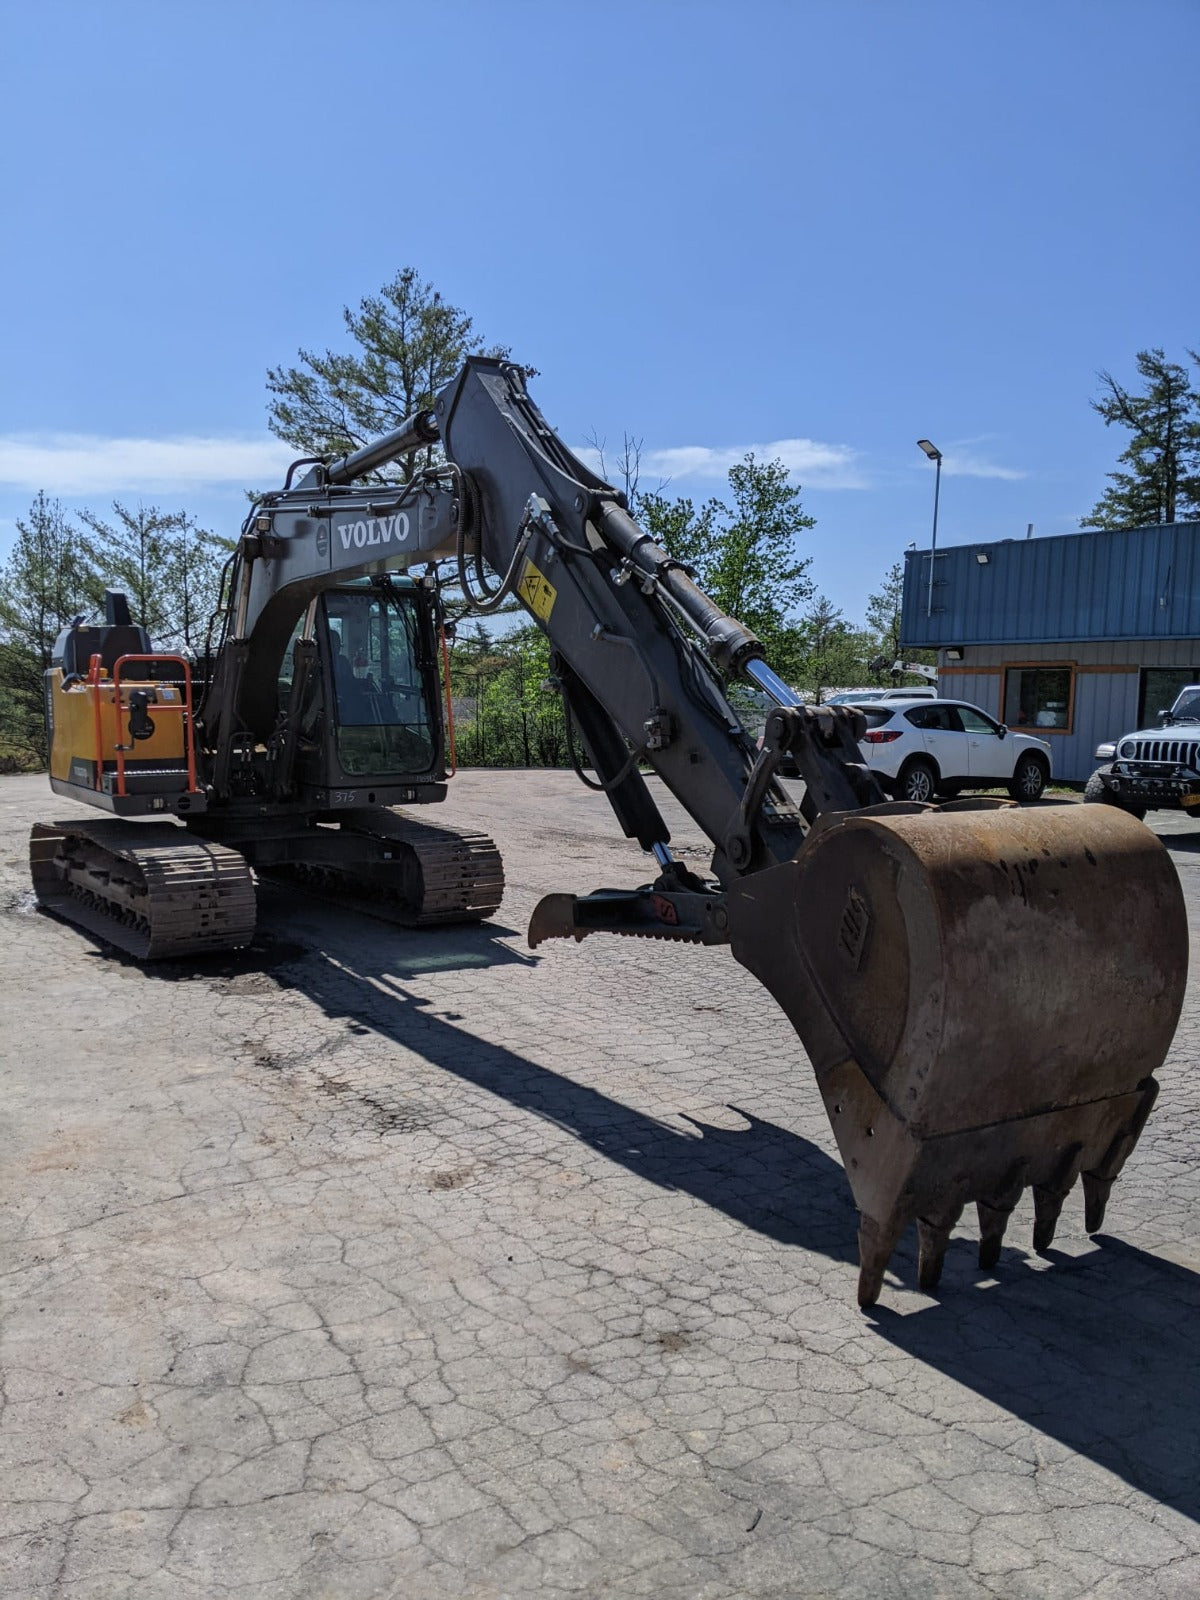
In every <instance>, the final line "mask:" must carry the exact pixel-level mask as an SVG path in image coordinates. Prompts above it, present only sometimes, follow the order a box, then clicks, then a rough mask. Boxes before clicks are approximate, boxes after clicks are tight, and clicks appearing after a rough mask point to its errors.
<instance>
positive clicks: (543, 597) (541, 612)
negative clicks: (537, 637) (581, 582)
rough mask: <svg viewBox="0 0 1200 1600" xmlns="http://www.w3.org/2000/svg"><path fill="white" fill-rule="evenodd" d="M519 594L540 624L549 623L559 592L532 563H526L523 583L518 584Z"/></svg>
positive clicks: (522, 574)
mask: <svg viewBox="0 0 1200 1600" xmlns="http://www.w3.org/2000/svg"><path fill="white" fill-rule="evenodd" d="M517 594H518V595H519V596H520V598H521V601H522V602H523V604H525V605H526V606H528V607H529V609H530V611H532V612H533V614H534V616H535V617H537V619H538V621H539V622H549V620H550V613H551V612H552V611H553V610H554V602H555V601H556V600H557V599H558V590H557V589H556V588H555V587H554V585H553V584H552V583H551V582H550V580H549V578H547V577H546V574H545V573H544V572H539V571H538V569H537V568H536V567H535V566H534V564H533V562H532V561H526V563H525V567H524V570H523V571H522V573H521V581H520V583H518V584H517Z"/></svg>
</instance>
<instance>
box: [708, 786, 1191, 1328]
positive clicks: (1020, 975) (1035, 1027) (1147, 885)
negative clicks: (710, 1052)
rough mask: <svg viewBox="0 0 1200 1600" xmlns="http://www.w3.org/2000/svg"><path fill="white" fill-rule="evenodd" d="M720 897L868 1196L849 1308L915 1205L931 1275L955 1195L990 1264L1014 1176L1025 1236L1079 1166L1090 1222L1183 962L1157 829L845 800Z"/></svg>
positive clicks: (1073, 815) (1041, 1222) (975, 807)
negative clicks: (850, 806)
mask: <svg viewBox="0 0 1200 1600" xmlns="http://www.w3.org/2000/svg"><path fill="white" fill-rule="evenodd" d="M881 813H889V814H881ZM897 813H900V814H897ZM728 910H729V923H730V936H731V942H732V948H733V954H734V956H735V957H736V959H737V960H738V961H739V962H741V964H742V965H743V966H745V967H747V968H748V969H749V970H750V971H751V972H753V973H754V974H755V976H756V977H758V978H759V979H760V980H761V981H762V983H764V984H765V985H766V987H767V988H768V989H769V990H770V991H771V993H772V994H773V995H774V996H775V998H776V999H777V1000H778V1001H779V1003H780V1005H781V1006H782V1007H783V1008H784V1010H785V1011H786V1012H787V1014H788V1016H789V1017H790V1019H791V1021H792V1023H793V1024H794V1026H795V1028H796V1030H797V1032H798V1033H799V1035H800V1038H801V1041H802V1043H803V1045H804V1048H805V1050H806V1051H807V1053H808V1055H809V1057H810V1058H811V1060H812V1064H813V1067H814V1068H815V1070H816V1075H817V1080H818V1082H819V1085H820V1089H821V1094H822V1096H823V1097H824V1101H825V1107H826V1110H827V1111H828V1113H829V1117H830V1121H831V1123H832V1125H833V1130H834V1133H835V1135H836V1137H837V1142H838V1147H839V1149H840V1150H841V1154H842V1159H843V1161H844V1163H845V1167H846V1173H847V1176H848V1177H849V1180H850V1186H851V1189H852V1190H853V1193H854V1199H855V1203H856V1204H857V1206H858V1209H859V1213H860V1226H859V1258H860V1276H859V1303H860V1304H861V1305H864V1306H866V1305H871V1304H873V1303H874V1301H875V1300H876V1299H877V1297H878V1295H879V1291H880V1288H881V1286H882V1283H883V1275H884V1271H885V1269H886V1267H887V1263H888V1260H889V1258H890V1256H891V1254H892V1251H893V1250H894V1248H895V1246H896V1244H897V1242H898V1240H899V1238H900V1236H901V1234H902V1233H903V1232H904V1230H905V1228H906V1227H907V1226H908V1224H909V1223H910V1222H912V1221H914V1220H915V1221H916V1222H917V1225H918V1232H919V1268H918V1272H919V1279H920V1283H921V1286H922V1287H923V1288H926V1289H932V1288H934V1287H935V1286H936V1284H937V1281H938V1278H939V1276H940V1273H941V1268H942V1260H943V1257H944V1255H945V1251H946V1245H947V1241H948V1239H949V1235H950V1231H951V1229H952V1228H953V1226H954V1224H955V1223H956V1221H957V1220H958V1217H959V1215H960V1214H961V1212H962V1210H963V1207H964V1206H965V1205H966V1204H967V1202H968V1201H972V1200H973V1201H975V1202H976V1203H977V1205H978V1209H979V1221H980V1231H981V1243H980V1262H981V1265H983V1266H984V1267H989V1268H990V1267H991V1266H994V1265H995V1263H996V1260H997V1258H998V1257H999V1253H1000V1244H1001V1240H1002V1238H1003V1234H1004V1229H1005V1225H1006V1223H1007V1220H1008V1216H1009V1213H1010V1212H1011V1211H1012V1209H1013V1207H1014V1206H1015V1204H1016V1203H1017V1200H1018V1199H1019V1197H1020V1195H1021V1192H1022V1191H1023V1189H1025V1188H1026V1187H1032V1189H1033V1196H1034V1207H1035V1219H1036V1220H1035V1227H1034V1246H1035V1248H1036V1249H1039V1250H1041V1249H1045V1248H1046V1247H1047V1246H1048V1245H1049V1244H1050V1241H1051V1239H1052V1238H1053V1235H1054V1228H1055V1224H1056V1222H1057V1219H1058V1215H1059V1212H1060V1210H1061V1209H1062V1204H1063V1200H1064V1198H1065V1197H1066V1195H1067V1193H1068V1192H1069V1190H1070V1189H1071V1188H1072V1186H1073V1185H1074V1183H1075V1181H1076V1179H1077V1178H1078V1177H1080V1176H1082V1179H1083V1190H1084V1201H1085V1213H1086V1215H1085V1223H1086V1227H1087V1229H1088V1231H1089V1232H1095V1231H1097V1230H1098V1229H1099V1228H1100V1226H1101V1223H1102V1221H1103V1216H1104V1207H1105V1203H1106V1200H1107V1198H1108V1192H1109V1190H1110V1188H1111V1187H1112V1183H1113V1179H1114V1178H1115V1177H1116V1176H1117V1173H1118V1172H1119V1171H1120V1169H1121V1167H1122V1165H1123V1164H1124V1162H1125V1159H1126V1157H1127V1156H1128V1154H1129V1152H1130V1151H1131V1150H1132V1149H1133V1146H1134V1144H1135V1143H1136V1142H1137V1139H1138V1135H1139V1134H1140V1133H1141V1130H1142V1126H1143V1124H1144V1123H1145V1120H1146V1117H1147V1116H1148V1114H1149V1112H1150V1107H1151V1106H1152V1104H1153V1102H1154V1097H1155V1095H1156V1094H1157V1092H1158V1085H1157V1084H1156V1082H1155V1080H1154V1077H1153V1073H1154V1072H1155V1071H1156V1070H1157V1068H1158V1067H1159V1066H1160V1065H1161V1063H1162V1061H1163V1058H1164V1057H1165V1055H1166V1053H1167V1050H1168V1048H1169V1047H1170V1044H1171V1040H1172V1037H1173V1035H1174V1032H1175V1026H1176V1023H1177V1021H1178V1018H1179V1012H1180V1007H1181V1006H1182V1003H1183V992H1184V986H1185V981H1186V977H1187V919H1186V914H1185V910H1184V905H1183V896H1182V893H1181V891H1180V887H1179V881H1178V878H1177V876H1176V873H1175V868H1174V865H1173V864H1172V862H1171V859H1170V857H1169V856H1168V854H1167V852H1166V850H1165V849H1164V848H1163V846H1162V844H1161V843H1160V842H1159V840H1158V839H1157V838H1156V837H1155V836H1154V834H1152V833H1151V832H1150V830H1149V829H1148V828H1146V827H1144V826H1143V825H1142V824H1141V823H1140V822H1138V821H1136V820H1135V819H1134V818H1132V817H1130V816H1129V815H1128V814H1127V813H1125V812H1122V811H1119V810H1117V809H1116V808H1114V807H1110V806H1082V805H1061V806H1042V807H1031V808H1018V807H1004V808H1003V809H991V808H988V809H984V808H982V807H981V805H980V803H978V802H975V803H972V802H966V803H963V804H959V805H950V806H947V807H943V808H941V809H937V810H934V809H928V808H924V809H919V810H918V809H913V810H911V811H909V810H908V809H907V808H901V807H894V808H880V809H879V811H877V812H876V813H874V814H873V813H871V812H856V813H850V814H840V815H835V816H833V817H831V818H829V819H821V821H820V822H818V824H817V826H816V827H814V829H813V831H812V832H811V833H810V835H809V836H808V838H807V839H806V840H805V842H804V844H803V846H802V847H801V849H800V850H799V851H798V852H797V854H796V855H795V857H793V859H792V860H791V861H788V862H785V863H784V864H782V865H781V866H778V867H772V868H769V869H767V870H766V871H764V872H760V873H755V874H754V875H752V876H750V877H747V878H745V879H743V880H741V882H739V883H738V884H736V885H734V886H733V887H732V888H731V889H730V890H729V894H728Z"/></svg>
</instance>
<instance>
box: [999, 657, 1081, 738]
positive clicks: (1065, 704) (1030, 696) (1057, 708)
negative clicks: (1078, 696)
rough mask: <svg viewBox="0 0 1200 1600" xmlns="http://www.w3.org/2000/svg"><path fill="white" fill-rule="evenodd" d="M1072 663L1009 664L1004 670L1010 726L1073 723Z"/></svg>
mask: <svg viewBox="0 0 1200 1600" xmlns="http://www.w3.org/2000/svg"><path fill="white" fill-rule="evenodd" d="M1071 679H1072V669H1071V668H1070V667H1010V668H1009V669H1008V671H1007V672H1006V673H1005V674H1004V720H1005V722H1006V723H1007V724H1008V725H1009V727H1010V728H1057V729H1058V730H1059V731H1060V732H1064V733H1065V732H1066V731H1067V730H1068V729H1069V728H1070V726H1071V687H1072V684H1071Z"/></svg>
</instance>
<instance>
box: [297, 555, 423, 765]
mask: <svg viewBox="0 0 1200 1600" xmlns="http://www.w3.org/2000/svg"><path fill="white" fill-rule="evenodd" d="M304 625H305V624H304V622H301V623H300V624H298V625H297V630H296V635H295V639H294V642H293V646H292V648H290V649H289V650H288V651H287V652H286V653H285V655H284V660H283V665H282V671H281V675H280V680H279V703H280V706H281V708H287V710H288V715H289V718H290V719H294V720H295V724H296V730H297V736H298V739H299V745H300V756H299V761H298V766H297V773H298V776H299V779H300V782H301V783H302V784H305V783H315V784H318V785H321V786H324V787H335V788H339V789H348V788H355V787H358V786H360V785H362V784H364V783H369V782H380V783H396V782H398V781H399V782H403V781H404V780H405V779H408V778H414V779H415V778H424V779H435V780H436V779H440V778H441V777H442V776H443V775H444V769H445V750H444V740H443V719H442V713H441V707H440V704H439V693H440V691H439V682H438V674H437V655H436V649H437V635H436V616H435V614H434V601H433V597H432V596H431V595H429V594H428V593H427V591H425V590H423V589H422V588H421V587H420V586H419V585H418V584H416V583H413V582H411V581H409V580H407V579H388V580H382V581H381V580H371V581H363V582H358V583H349V584H344V585H342V586H340V587H338V588H336V589H330V590H328V591H327V592H326V593H325V594H323V595H321V596H320V598H319V600H318V601H317V603H316V614H315V618H314V619H313V621H312V623H311V624H310V626H311V627H312V639H313V642H315V644H316V648H317V656H318V662H319V670H317V671H315V672H308V673H306V674H302V673H299V672H298V671H297V668H298V665H299V662H300V655H299V653H298V651H297V649H296V645H297V644H298V643H301V642H302V640H303V628H304ZM297 688H298V693H299V703H298V704H296V705H295V706H293V705H292V701H293V699H294V698H295V697H296V694H297Z"/></svg>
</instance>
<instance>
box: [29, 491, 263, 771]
mask: <svg viewBox="0 0 1200 1600" xmlns="http://www.w3.org/2000/svg"><path fill="white" fill-rule="evenodd" d="M232 548H233V546H232V544H231V543H230V542H229V541H228V540H226V539H221V538H219V537H218V536H217V535H216V534H214V533H211V532H209V531H208V529H206V528H201V527H200V526H198V524H197V523H196V521H195V520H194V518H192V517H191V516H190V515H189V514H188V512H186V511H163V510H161V509H160V508H159V507H157V506H143V505H137V506H129V505H125V504H123V503H122V502H121V501H119V500H114V501H113V503H112V509H111V513H110V514H109V515H108V516H100V515H98V514H96V513H95V512H92V511H87V510H85V511H81V512H80V513H79V514H78V515H77V516H75V515H72V514H70V513H68V512H66V511H64V509H63V507H62V504H61V502H60V501H58V500H51V499H50V498H49V497H48V496H47V495H46V494H45V493H40V494H38V495H37V496H36V497H35V499H34V501H33V504H32V505H31V507H30V508H29V511H28V513H27V515H26V516H24V517H21V518H18V520H17V534H16V539H15V541H14V543H13V547H12V550H11V552H10V554H9V556H8V559H7V560H6V561H5V562H4V563H3V565H0V772H23V771H32V770H36V769H37V768H39V767H41V766H43V765H44V764H45V760H46V734H45V718H44V713H43V691H42V675H43V673H44V672H45V670H46V668H47V667H48V666H49V665H50V657H51V654H52V652H53V649H54V641H55V639H56V638H57V637H58V635H59V633H60V632H61V631H62V629H63V628H65V627H66V626H67V624H68V623H70V622H71V621H73V620H74V618H76V617H79V616H82V617H86V618H93V617H97V616H102V615H103V612H104V590H105V589H106V588H110V587H111V588H115V589H121V590H124V592H125V594H126V595H127V596H128V598H129V607H130V612H131V614H132V616H133V618H134V621H135V622H140V623H141V624H142V625H143V627H145V628H146V629H147V630H148V632H149V634H150V637H151V640H152V642H153V644H154V646H155V648H156V649H161V650H174V649H183V650H186V651H189V652H191V653H193V654H194V653H197V652H199V651H200V650H201V649H202V648H203V644H204V637H205V633H206V630H207V627H208V620H209V618H210V616H211V615H212V612H213V608H214V607H215V605H216V603H217V590H218V585H219V581H220V572H221V567H222V565H223V563H224V562H225V560H226V558H227V557H228V555H229V552H230V550H232Z"/></svg>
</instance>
